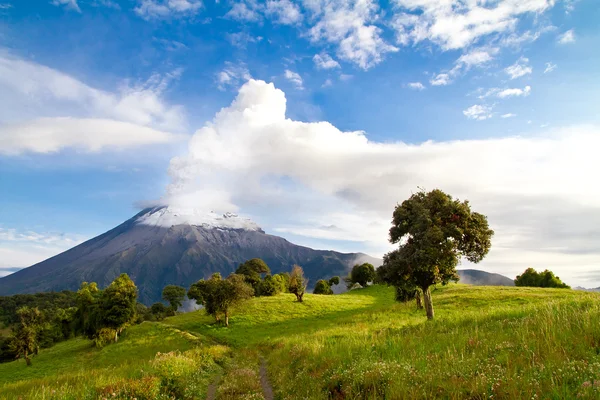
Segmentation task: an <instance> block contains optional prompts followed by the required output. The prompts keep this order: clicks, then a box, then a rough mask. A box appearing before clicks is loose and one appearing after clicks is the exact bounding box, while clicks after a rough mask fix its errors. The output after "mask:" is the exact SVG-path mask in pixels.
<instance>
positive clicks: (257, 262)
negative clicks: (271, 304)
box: [235, 258, 271, 296]
mask: <svg viewBox="0 0 600 400" xmlns="http://www.w3.org/2000/svg"><path fill="white" fill-rule="evenodd" d="M235 273H236V274H239V275H243V276H244V278H245V279H246V282H248V283H249V284H250V286H252V288H253V289H254V294H255V295H256V296H260V295H261V293H260V285H261V279H262V278H261V274H267V275H269V274H271V269H270V268H269V266H268V265H267V263H265V262H264V261H263V260H261V259H260V258H253V259H251V260H248V261H246V262H244V263H242V264H240V265H239V266H238V268H237V270H236V271H235Z"/></svg>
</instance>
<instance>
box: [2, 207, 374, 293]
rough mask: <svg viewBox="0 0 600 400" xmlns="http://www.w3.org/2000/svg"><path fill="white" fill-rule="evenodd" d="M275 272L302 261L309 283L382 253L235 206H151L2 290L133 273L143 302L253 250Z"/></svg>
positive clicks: (40, 288) (228, 266) (55, 286)
mask: <svg viewBox="0 0 600 400" xmlns="http://www.w3.org/2000/svg"><path fill="white" fill-rule="evenodd" d="M254 257H259V258H262V259H263V260H265V262H266V263H267V264H268V265H269V267H270V268H271V270H272V272H273V273H277V272H285V271H289V270H290V269H291V266H292V265H293V264H298V265H301V266H302V267H303V268H304V271H305V273H306V275H307V276H308V278H309V279H310V282H311V283H314V282H316V281H317V280H318V279H324V278H330V277H331V276H334V275H340V276H344V275H346V274H347V273H348V269H349V267H351V266H352V265H353V264H354V263H357V262H371V263H373V264H374V265H375V266H379V263H380V260H378V259H376V258H373V257H370V256H368V255H366V254H362V253H339V252H335V251H328V250H313V249H310V248H308V247H303V246H298V245H295V244H293V243H290V242H288V241H287V240H286V239H284V238H281V237H278V236H273V235H268V234H266V233H265V232H264V231H263V230H262V229H260V227H258V225H256V224H255V223H254V222H252V221H250V220H248V219H244V218H241V217H238V216H237V215H235V214H224V215H218V214H216V213H212V212H210V213H198V212H194V211H190V210H179V209H171V208H168V207H154V208H148V209H145V210H143V211H141V212H140V213H138V214H137V215H135V216H134V217H133V218H131V219H129V220H127V221H125V222H123V223H122V224H121V225H119V226H117V227H116V228H114V229H111V230H110V231H108V232H106V233H104V234H102V235H100V236H97V237H95V238H92V239H90V240H88V241H86V242H84V243H82V244H80V245H78V246H76V247H74V248H72V249H70V250H67V251H65V252H63V253H61V254H58V255H56V256H54V257H52V258H49V259H47V260H45V261H42V262H40V263H38V264H35V265H33V266H31V267H29V268H25V269H22V270H20V271H18V272H15V273H14V274H11V275H8V276H6V277H3V278H0V295H11V294H16V293H35V292H46V291H59V290H64V289H68V290H76V289H77V288H78V287H79V285H80V284H81V282H84V281H87V282H97V283H98V284H99V285H100V286H101V287H105V286H106V285H108V284H109V283H110V282H112V280H113V279H114V278H116V277H117V276H118V275H119V274H121V273H127V274H128V275H129V276H130V277H131V278H132V279H133V281H134V282H135V283H136V285H137V286H138V289H139V299H140V301H141V302H143V303H145V304H151V303H153V302H155V301H158V300H160V298H161V292H162V289H163V287H164V286H165V285H167V284H175V285H181V286H184V287H186V288H187V287H189V286H190V285H191V284H192V283H193V282H195V281H197V280H198V279H201V278H207V277H209V276H210V275H211V274H212V273H214V272H220V273H221V274H222V275H228V274H229V273H231V272H233V271H234V270H235V269H236V268H237V266H238V264H239V263H241V262H243V261H246V260H248V259H250V258H254Z"/></svg>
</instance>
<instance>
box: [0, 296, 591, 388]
mask: <svg viewBox="0 0 600 400" xmlns="http://www.w3.org/2000/svg"><path fill="white" fill-rule="evenodd" d="M433 296H434V297H433V299H434V305H435V307H436V319H435V320H433V321H429V322H428V321H427V320H426V318H425V315H424V313H423V311H422V310H416V309H415V305H414V304H413V303H408V304H399V303H395V302H394V301H393V297H394V293H393V289H392V288H388V287H385V286H377V285H375V286H371V287H368V288H365V289H358V290H353V291H350V292H348V293H345V294H341V295H333V296H325V295H309V294H307V295H306V296H305V301H304V302H303V303H298V302H296V301H294V296H293V295H290V294H281V295H278V296H274V297H261V298H254V299H252V300H250V301H249V302H248V303H245V304H244V305H242V306H241V307H240V308H238V309H237V310H236V311H235V312H234V313H233V316H232V318H231V321H230V324H231V326H230V328H225V327H222V326H219V325H216V324H214V321H213V319H212V318H211V317H209V316H207V315H205V314H204V312H203V311H196V312H192V313H187V314H181V315H177V316H175V317H171V318H167V319H166V320H164V321H162V322H154V323H150V322H145V323H143V324H141V325H138V326H134V327H131V328H129V329H128V331H127V332H126V334H125V335H124V336H123V339H122V340H120V341H119V343H117V344H114V345H109V346H107V347H105V348H103V349H101V350H97V349H93V348H91V347H90V343H89V342H87V341H84V340H82V339H74V340H71V341H68V342H64V343H60V344H58V345H56V346H55V347H54V348H51V349H45V350H42V351H41V354H40V355H39V356H38V357H37V358H34V359H33V366H32V367H30V368H27V367H26V366H25V363H24V362H23V361H15V362H12V363H7V364H1V365H0V393H1V395H0V397H2V396H4V397H3V398H18V397H19V396H22V397H23V398H28V399H29V398H34V399H37V398H40V399H41V398H45V399H47V398H61V399H62V398H78V399H97V398H102V396H104V397H107V398H108V396H110V397H112V398H121V399H125V398H128V399H131V398H134V397H135V398H137V399H142V398H161V396H164V398H168V396H174V397H175V398H189V399H196V398H197V399H203V398H206V392H207V388H208V387H209V385H210V384H211V382H218V384H217V387H216V390H215V396H216V397H215V398H217V399H239V398H246V399H250V398H252V399H260V398H264V397H263V391H262V386H261V382H260V381H261V375H260V365H261V362H260V360H261V357H262V358H264V359H265V360H266V369H267V376H268V380H269V383H270V386H271V387H272V389H273V392H274V398H276V399H357V398H358V399H431V398H444V399H448V398H450V399H464V398H475V399H482V398H500V399H515V398H554V399H563V398H583V399H596V398H598V395H599V394H600V355H599V354H600V333H599V331H598V326H600V296H599V295H598V294H595V293H585V292H579V291H573V290H564V289H537V288H515V287H477V286H467V285H454V284H453V285H449V286H447V287H440V288H438V289H437V290H435V291H434V292H433ZM142 349H146V350H142ZM156 351H160V354H156ZM217 377H219V379H216V378H217ZM149 391H150V392H151V393H150V394H148V393H149ZM107 393H108V396H107V395H106V394H107ZM112 393H114V396H113V395H112ZM152 396H154V397H152Z"/></svg>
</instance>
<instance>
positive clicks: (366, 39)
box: [305, 0, 398, 69]
mask: <svg viewBox="0 0 600 400" xmlns="http://www.w3.org/2000/svg"><path fill="white" fill-rule="evenodd" d="M305 6H306V7H308V8H309V10H310V11H311V12H312V18H314V19H315V20H316V21H317V22H316V23H315V24H314V25H313V26H312V27H311V28H310V30H309V32H308V34H309V37H310V39H311V40H312V41H313V42H315V43H318V42H321V41H325V42H327V43H332V44H335V45H336V46H337V48H338V50H337V55H338V57H339V58H341V59H343V60H347V61H350V62H353V63H355V64H356V65H358V66H359V67H360V68H362V69H369V68H371V67H373V66H374V65H376V64H378V63H380V62H381V61H382V60H383V58H384V56H385V54H386V53H390V52H395V51H398V48H396V47H395V46H392V45H390V44H389V43H387V42H386V41H385V40H384V39H383V38H382V36H381V34H382V30H381V28H379V27H378V26H376V25H375V22H376V21H377V19H378V18H379V15H378V11H379V7H378V6H377V4H376V3H375V1H373V0H361V1H357V2H350V1H335V0H314V1H310V2H305Z"/></svg>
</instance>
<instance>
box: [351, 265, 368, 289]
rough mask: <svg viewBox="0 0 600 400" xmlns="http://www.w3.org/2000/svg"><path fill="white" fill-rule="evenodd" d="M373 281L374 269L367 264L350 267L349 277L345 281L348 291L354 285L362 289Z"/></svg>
mask: <svg viewBox="0 0 600 400" xmlns="http://www.w3.org/2000/svg"><path fill="white" fill-rule="evenodd" d="M374 279H375V267H374V266H373V265H371V264H369V263H364V264H356V265H355V266H354V267H352V271H350V275H348V277H347V278H346V279H345V281H346V286H347V287H348V289H350V287H352V286H353V285H354V284H355V283H358V284H359V285H360V286H362V287H366V286H367V284H368V283H369V282H373V280H374Z"/></svg>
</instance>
